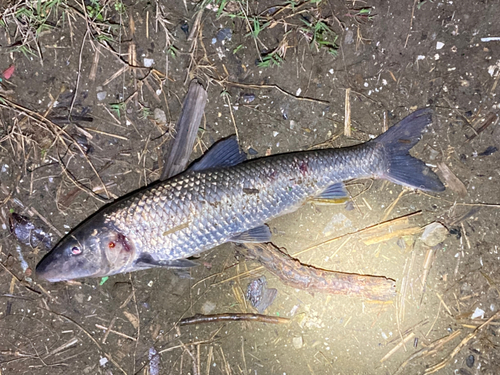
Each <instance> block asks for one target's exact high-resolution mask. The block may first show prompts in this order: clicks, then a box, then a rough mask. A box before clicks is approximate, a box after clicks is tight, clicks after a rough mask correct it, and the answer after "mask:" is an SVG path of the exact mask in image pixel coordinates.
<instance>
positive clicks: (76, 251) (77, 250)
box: [71, 246, 82, 255]
mask: <svg viewBox="0 0 500 375" xmlns="http://www.w3.org/2000/svg"><path fill="white" fill-rule="evenodd" d="M81 253H82V249H80V248H79V247H77V246H73V247H72V248H71V254H73V255H80V254H81Z"/></svg>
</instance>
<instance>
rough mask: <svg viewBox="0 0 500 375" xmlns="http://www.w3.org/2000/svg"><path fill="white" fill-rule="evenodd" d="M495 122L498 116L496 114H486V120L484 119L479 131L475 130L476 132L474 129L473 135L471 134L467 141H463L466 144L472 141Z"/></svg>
mask: <svg viewBox="0 0 500 375" xmlns="http://www.w3.org/2000/svg"><path fill="white" fill-rule="evenodd" d="M497 120H498V115H497V114H496V113H493V112H490V113H489V114H488V116H486V118H485V119H484V123H483V125H481V127H480V128H479V129H477V130H476V129H474V133H475V134H473V135H471V136H470V137H468V138H467V140H466V141H465V143H468V142H470V141H472V140H473V139H474V138H476V137H477V136H478V135H479V134H481V133H482V132H483V131H485V130H486V128H488V127H489V126H490V125H491V124H493V123H495V122H497Z"/></svg>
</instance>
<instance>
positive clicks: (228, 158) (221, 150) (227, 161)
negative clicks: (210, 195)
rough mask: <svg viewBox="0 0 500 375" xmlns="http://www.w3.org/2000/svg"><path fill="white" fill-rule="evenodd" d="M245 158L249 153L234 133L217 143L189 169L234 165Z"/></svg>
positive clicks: (197, 170)
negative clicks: (242, 149) (243, 150)
mask: <svg viewBox="0 0 500 375" xmlns="http://www.w3.org/2000/svg"><path fill="white" fill-rule="evenodd" d="M245 160H247V155H246V154H245V153H244V152H242V151H241V150H240V146H239V145H238V141H237V140H236V136H234V135H232V136H230V137H229V138H226V139H223V140H221V141H219V142H217V143H215V144H214V145H213V146H212V147H211V148H210V150H208V151H207V152H206V153H205V155H203V156H202V157H201V159H199V160H198V161H195V162H194V163H193V164H192V165H191V166H190V167H189V169H188V170H190V171H196V172H199V171H203V170H205V169H210V168H222V167H232V166H234V165H237V164H240V163H242V162H244V161H245Z"/></svg>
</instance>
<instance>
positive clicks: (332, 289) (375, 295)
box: [238, 243, 396, 301]
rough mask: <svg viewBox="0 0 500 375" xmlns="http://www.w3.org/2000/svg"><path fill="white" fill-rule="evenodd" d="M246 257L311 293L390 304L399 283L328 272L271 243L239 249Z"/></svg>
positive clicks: (352, 274)
mask: <svg viewBox="0 0 500 375" xmlns="http://www.w3.org/2000/svg"><path fill="white" fill-rule="evenodd" d="M241 249H244V252H243V255H245V256H246V257H247V258H250V259H255V260H257V261H259V262H260V263H261V264H262V265H263V266H264V267H265V268H266V269H267V270H268V271H270V272H272V273H273V274H274V275H275V276H277V277H278V278H279V279H280V280H281V281H282V282H283V283H284V284H286V285H289V286H291V287H293V288H298V289H302V290H307V291H309V292H311V293H314V292H321V293H329V294H341V295H348V296H357V297H364V298H367V299H372V300H378V301H387V300H390V299H392V298H393V297H394V295H395V293H396V284H395V281H394V280H392V279H388V278H386V277H383V276H371V275H359V274H354V273H346V272H337V271H327V270H323V269H319V268H315V267H313V266H310V265H304V264H302V263H300V262H299V261H298V260H296V259H294V258H292V257H290V256H289V255H288V254H285V253H283V252H282V251H281V250H280V249H278V248H277V247H276V246H274V245H273V244H272V243H267V244H260V243H259V244H245V245H243V246H241V247H240V248H239V249H238V250H239V251H240V252H241Z"/></svg>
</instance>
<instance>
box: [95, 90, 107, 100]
mask: <svg viewBox="0 0 500 375" xmlns="http://www.w3.org/2000/svg"><path fill="white" fill-rule="evenodd" d="M106 95H108V93H107V92H106V91H99V92H98V93H97V100H99V101H100V102H102V101H103V100H104V99H106Z"/></svg>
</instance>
